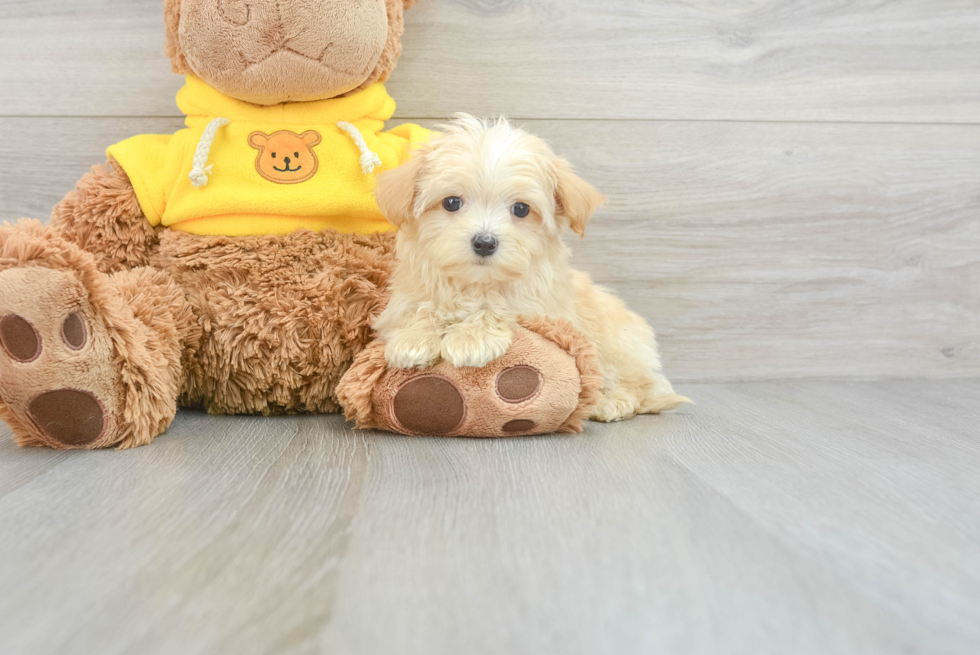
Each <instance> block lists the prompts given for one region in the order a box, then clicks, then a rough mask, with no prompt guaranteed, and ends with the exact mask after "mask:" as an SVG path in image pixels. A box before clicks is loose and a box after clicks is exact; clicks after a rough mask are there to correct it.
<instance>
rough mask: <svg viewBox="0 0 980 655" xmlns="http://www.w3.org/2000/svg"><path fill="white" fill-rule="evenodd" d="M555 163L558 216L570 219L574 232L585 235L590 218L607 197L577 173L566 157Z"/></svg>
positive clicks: (570, 225) (569, 222) (556, 160)
mask: <svg viewBox="0 0 980 655" xmlns="http://www.w3.org/2000/svg"><path fill="white" fill-rule="evenodd" d="M554 164H555V170H556V171H557V173H558V191H557V192H556V194H555V199H556V200H557V201H558V216H562V217H564V218H565V220H567V221H568V226H569V227H570V228H572V231H573V232H575V233H576V234H578V235H579V236H580V237H584V236H585V226H586V225H588V224H589V219H590V218H592V214H594V213H595V210H596V209H598V208H599V205H601V204H602V203H604V202H606V198H605V196H603V195H602V194H601V193H599V192H598V191H596V188H595V187H594V186H592V185H591V184H589V183H588V182H586V181H585V180H583V179H582V178H580V177H579V176H578V175H576V174H575V172H574V171H573V170H572V166H571V164H569V163H568V162H567V161H565V160H564V159H555V161H554Z"/></svg>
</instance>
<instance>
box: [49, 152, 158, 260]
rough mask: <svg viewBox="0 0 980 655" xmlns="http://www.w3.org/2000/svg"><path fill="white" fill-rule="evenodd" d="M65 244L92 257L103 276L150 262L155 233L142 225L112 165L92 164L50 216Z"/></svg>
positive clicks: (125, 181) (132, 194)
mask: <svg viewBox="0 0 980 655" xmlns="http://www.w3.org/2000/svg"><path fill="white" fill-rule="evenodd" d="M51 226H52V227H53V228H54V230H55V231H56V232H57V233H58V235H59V236H61V237H62V238H63V239H65V240H66V241H69V242H71V243H74V244H75V245H77V246H78V247H80V248H81V249H82V250H85V251H86V252H89V253H91V254H92V255H94V256H95V259H96V265H97V266H98V268H99V270H100V271H102V272H103V273H114V272H117V271H124V270H129V269H133V268H137V267H140V266H147V265H149V263H150V255H151V253H152V252H153V250H154V249H155V247H156V246H157V244H158V243H159V236H158V229H157V228H154V227H153V226H152V225H150V223H149V222H148V221H147V219H146V216H145V215H144V213H143V210H142V209H141V208H140V204H139V201H138V200H137V198H136V191H135V189H134V188H133V185H132V183H131V182H130V180H129V177H128V176H127V175H126V173H125V171H123V169H122V167H121V166H119V165H118V164H117V163H116V162H115V161H113V160H111V159H110V160H109V161H108V162H106V163H105V164H100V165H98V166H93V167H92V170H91V171H89V172H88V173H86V174H85V175H84V176H83V177H82V179H80V180H79V181H78V183H77V184H76V185H75V189H74V190H72V191H70V192H69V193H68V194H67V195H66V196H65V197H64V199H63V200H62V201H61V202H59V203H58V205H57V206H56V207H55V208H54V211H53V212H52V214H51Z"/></svg>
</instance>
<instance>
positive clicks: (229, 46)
mask: <svg viewBox="0 0 980 655" xmlns="http://www.w3.org/2000/svg"><path fill="white" fill-rule="evenodd" d="M413 4H415V0H164V11H165V16H166V36H167V40H166V54H167V56H169V57H170V60H171V62H172V63H173V69H174V72H175V73H180V74H183V75H187V74H193V75H197V76H198V77H200V78H201V79H202V80H204V81H205V82H206V83H207V84H209V85H210V86H212V87H214V88H215V89H217V90H218V91H221V92H222V93H224V94H225V95H229V96H231V97H233V98H237V99H239V100H244V101H246V102H251V103H255V104H259V105H273V104H278V103H281V102H299V101H307V100H325V99H328V98H334V97H337V96H341V95H344V94H346V93H349V92H351V91H356V90H358V89H363V88H365V87H367V86H369V85H371V84H373V83H374V82H378V81H381V82H383V81H385V80H387V79H388V76H389V75H391V72H392V71H393V70H394V68H395V64H396V62H397V61H398V56H399V54H401V37H402V33H403V32H404V21H403V15H404V11H405V9H407V8H408V7H410V6H411V5H413Z"/></svg>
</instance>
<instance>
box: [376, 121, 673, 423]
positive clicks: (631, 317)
mask: <svg viewBox="0 0 980 655" xmlns="http://www.w3.org/2000/svg"><path fill="white" fill-rule="evenodd" d="M376 195H377V198H378V204H379V205H380V207H381V210H382V211H383V212H384V214H385V216H387V218H388V220H390V221H391V222H392V223H394V224H395V225H397V226H398V228H399V231H398V238H397V245H396V263H395V267H394V270H393V272H392V277H391V301H390V303H389V304H388V307H387V309H385V311H384V312H383V313H382V314H381V316H380V317H379V318H378V319H377V321H376V322H375V324H374V328H375V329H376V330H377V332H378V336H379V337H380V338H381V339H383V340H384V341H385V342H386V347H385V357H386V359H387V360H388V363H389V365H390V366H393V367H396V368H413V367H426V366H429V365H432V364H434V363H436V362H438V361H439V359H440V358H443V359H446V360H448V361H449V362H450V363H452V364H453V365H454V366H457V367H473V366H475V367H481V366H485V365H486V364H488V363H489V362H491V361H493V360H494V359H496V358H498V357H500V356H501V355H503V354H504V353H505V352H507V350H508V348H509V347H510V344H511V339H512V336H513V330H514V328H515V326H516V325H517V318H518V316H527V317H532V316H536V315H542V316H550V317H554V318H566V319H569V320H570V321H571V322H572V323H573V324H574V325H575V326H576V327H578V329H579V330H581V331H582V333H583V334H585V336H586V337H587V338H588V339H589V340H590V341H591V342H592V344H593V345H594V346H595V348H596V352H597V354H598V360H599V365H600V367H601V369H602V374H603V387H604V388H603V390H602V399H601V400H600V402H599V404H598V405H597V406H596V408H595V410H594V411H593V416H592V418H593V420H600V421H616V420H621V419H626V418H629V417H631V416H633V415H634V414H645V413H656V412H661V411H664V410H669V409H674V408H675V407H677V406H679V405H680V404H682V403H684V402H688V401H687V399H686V398H683V397H681V396H678V395H676V394H674V391H673V389H672V388H671V385H670V382H668V381H667V378H665V377H664V376H663V375H662V374H661V373H660V359H659V357H658V354H657V344H656V341H655V340H654V334H653V330H652V329H650V326H648V325H647V324H646V322H645V321H644V320H643V319H642V318H640V317H639V316H637V315H636V314H634V313H632V312H630V311H629V310H627V309H626V307H625V306H624V305H623V303H622V301H620V300H619V299H618V298H616V297H614V296H613V295H611V294H610V293H608V292H607V291H605V290H603V289H601V288H599V287H597V286H595V285H593V284H592V281H591V280H590V279H589V276H588V275H587V274H585V273H581V272H578V271H574V270H572V269H571V268H570V267H569V265H568V258H569V255H570V253H569V250H568V248H567V247H566V246H565V244H564V243H563V242H562V240H561V231H562V228H564V227H566V226H567V227H569V228H571V229H572V230H573V231H574V232H576V233H578V234H579V235H583V234H584V233H585V226H586V224H587V223H588V222H589V219H590V218H591V216H592V213H593V212H594V211H595V210H596V208H597V207H598V206H599V205H600V204H601V203H602V202H604V200H605V199H604V198H603V197H602V196H601V195H600V194H599V192H597V191H596V190H595V189H594V188H593V187H592V186H591V185H589V184H588V183H586V182H585V181H583V180H581V179H580V178H578V177H577V176H576V175H575V174H574V173H573V172H572V170H571V167H570V166H569V165H568V163H567V162H566V161H564V160H563V159H559V158H558V157H556V156H555V154H554V153H553V152H552V151H551V149H550V148H549V147H548V145H547V144H546V143H545V142H544V141H542V140H541V139H539V138H537V137H534V136H532V135H530V134H527V133H526V132H523V131H521V130H518V129H515V128H514V127H512V126H511V125H510V123H508V122H507V121H506V120H504V119H500V120H496V121H485V120H478V119H475V118H473V117H470V116H465V115H460V116H459V117H457V119H456V120H454V121H453V122H451V123H450V124H449V125H447V126H445V127H444V128H443V134H442V136H440V137H437V138H436V139H435V140H434V141H433V142H432V143H431V144H429V145H427V146H424V147H423V148H421V149H419V150H418V151H417V152H416V153H415V154H414V155H413V157H412V158H411V159H410V160H409V162H408V163H406V164H404V165H403V166H401V167H400V168H397V169H395V170H393V171H390V172H388V173H385V174H384V175H382V176H381V178H380V179H379V180H378V187H377V190H376Z"/></svg>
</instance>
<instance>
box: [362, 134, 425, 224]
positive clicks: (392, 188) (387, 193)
mask: <svg viewBox="0 0 980 655" xmlns="http://www.w3.org/2000/svg"><path fill="white" fill-rule="evenodd" d="M424 159H425V155H424V153H422V152H415V153H414V154H413V155H412V156H411V158H409V160H408V161H407V162H405V163H404V164H402V165H401V166H399V167H398V168H395V169H392V170H390V171H385V172H384V173H382V174H381V175H379V176H378V184H377V186H376V187H375V188H374V197H375V198H376V199H377V200H378V207H380V208H381V213H382V214H384V215H385V218H387V219H388V222H389V223H391V224H392V225H394V226H396V227H399V228H400V227H404V225H405V224H406V223H408V222H409V221H410V220H412V219H413V218H415V196H416V195H417V194H418V180H419V174H420V173H421V172H422V163H423V160H424Z"/></svg>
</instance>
